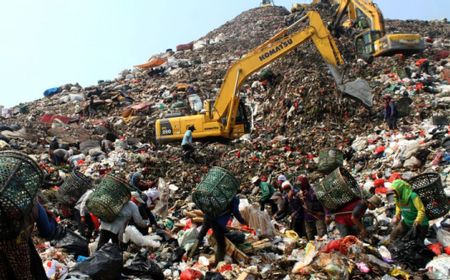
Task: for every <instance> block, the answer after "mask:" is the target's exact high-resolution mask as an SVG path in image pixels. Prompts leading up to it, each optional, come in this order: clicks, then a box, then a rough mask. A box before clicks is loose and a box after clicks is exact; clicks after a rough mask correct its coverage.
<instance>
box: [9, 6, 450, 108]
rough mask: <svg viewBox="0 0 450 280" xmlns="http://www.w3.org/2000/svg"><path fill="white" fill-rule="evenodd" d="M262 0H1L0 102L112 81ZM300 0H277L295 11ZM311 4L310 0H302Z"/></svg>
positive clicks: (440, 14) (448, 10) (443, 11)
mask: <svg viewBox="0 0 450 280" xmlns="http://www.w3.org/2000/svg"><path fill="white" fill-rule="evenodd" d="M259 2H260V1H259V0H256V1H255V0H253V1H243V0H214V1H211V0H209V1H208V0H195V1H194V0H191V1H163V0H128V1H127V0H72V1H69V0H65V1H64V0H2V1H0V35H1V43H0V84H1V89H0V105H6V106H13V105H16V104H18V103H19V102H25V101H31V100H34V99H37V98H40V97H41V96H42V92H43V91H44V90H45V89H47V88H50V87H55V86H60V85H62V84H65V83H75V82H79V83H80V84H81V85H82V86H89V85H93V84H96V83H97V81H98V80H101V79H103V80H108V79H114V78H115V77H116V76H117V74H118V73H119V72H120V71H122V70H123V69H128V68H132V66H133V65H136V64H140V63H143V62H145V61H146V60H147V59H148V58H149V57H150V56H152V55H153V54H157V53H160V52H163V51H165V50H166V49H167V48H173V49H174V48H175V46H176V45H177V44H180V43H187V42H190V41H192V40H196V39H198V38H200V37H202V36H203V35H205V34H206V33H208V32H209V31H211V30H212V29H214V28H217V27H219V26H221V25H222V24H224V23H225V22H226V21H228V20H231V19H233V18H234V17H236V16H237V15H239V14H240V13H241V12H243V11H246V10H248V9H251V8H254V7H257V6H258V5H259ZM294 2H298V1H290V0H289V1H287V0H285V1H277V0H275V4H276V5H280V6H285V7H287V8H288V9H290V7H291V5H292V3H294ZM299 2H310V1H299ZM375 2H376V3H378V5H379V6H380V8H381V10H382V11H383V14H384V16H385V17H386V18H400V19H441V18H444V17H447V18H450V0H428V1H425V0H378V1H375Z"/></svg>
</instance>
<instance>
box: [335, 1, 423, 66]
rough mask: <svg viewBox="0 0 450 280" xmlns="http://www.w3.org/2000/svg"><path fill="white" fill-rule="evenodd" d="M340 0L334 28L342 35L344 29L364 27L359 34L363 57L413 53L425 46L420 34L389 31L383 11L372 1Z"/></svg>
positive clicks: (357, 42)
mask: <svg viewBox="0 0 450 280" xmlns="http://www.w3.org/2000/svg"><path fill="white" fill-rule="evenodd" d="M336 2H338V3H339V5H338V7H337V9H336V12H335V14H334V19H333V22H332V24H331V29H332V31H333V33H335V35H338V34H339V32H340V30H341V29H342V28H351V27H359V28H362V29H363V31H362V32H361V33H359V34H358V35H357V36H356V37H355V46H356V50H357V52H358V54H359V55H361V56H362V57H364V58H366V59H367V58H370V57H377V56H389V55H394V54H396V53H403V54H412V53H417V52H421V51H423V50H424V49H425V42H424V40H423V38H422V36H420V35H419V34H386V31H385V26H384V19H383V14H382V13H381V11H380V9H379V8H378V6H377V5H376V4H375V3H373V2H372V1H371V0H340V1H336ZM345 15H347V17H346V18H345ZM344 18H345V20H344Z"/></svg>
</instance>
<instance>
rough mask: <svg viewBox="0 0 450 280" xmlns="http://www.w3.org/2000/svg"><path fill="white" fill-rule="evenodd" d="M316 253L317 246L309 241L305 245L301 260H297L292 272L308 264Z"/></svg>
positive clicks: (297, 271) (296, 271) (298, 270)
mask: <svg viewBox="0 0 450 280" xmlns="http://www.w3.org/2000/svg"><path fill="white" fill-rule="evenodd" d="M316 255H317V248H316V247H315V246H314V243H312V242H309V243H308V245H306V247H305V251H304V257H303V259H302V260H300V261H299V262H297V263H296V264H295V265H294V268H293V269H292V273H299V272H300V270H301V269H302V268H304V267H305V266H308V265H309V264H310V263H311V262H312V260H313V259H314V257H315V256H316Z"/></svg>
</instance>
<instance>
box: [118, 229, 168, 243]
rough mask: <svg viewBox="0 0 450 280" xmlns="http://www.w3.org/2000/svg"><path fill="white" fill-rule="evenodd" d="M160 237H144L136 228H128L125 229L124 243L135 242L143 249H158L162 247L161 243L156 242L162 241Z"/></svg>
mask: <svg viewBox="0 0 450 280" xmlns="http://www.w3.org/2000/svg"><path fill="white" fill-rule="evenodd" d="M160 239H161V237H159V236H157V235H156V236H148V235H146V236H144V235H142V233H140V232H139V230H138V229H137V228H136V227H135V226H127V227H126V228H125V233H124V234H123V242H124V243H128V241H131V242H133V243H134V244H136V245H138V246H141V247H151V248H158V247H159V246H161V243H160V242H159V241H156V240H160Z"/></svg>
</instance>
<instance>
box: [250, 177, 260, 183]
mask: <svg viewBox="0 0 450 280" xmlns="http://www.w3.org/2000/svg"><path fill="white" fill-rule="evenodd" d="M258 181H259V177H258V176H254V177H253V178H252V184H254V183H256V182H258Z"/></svg>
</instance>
